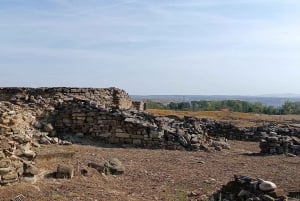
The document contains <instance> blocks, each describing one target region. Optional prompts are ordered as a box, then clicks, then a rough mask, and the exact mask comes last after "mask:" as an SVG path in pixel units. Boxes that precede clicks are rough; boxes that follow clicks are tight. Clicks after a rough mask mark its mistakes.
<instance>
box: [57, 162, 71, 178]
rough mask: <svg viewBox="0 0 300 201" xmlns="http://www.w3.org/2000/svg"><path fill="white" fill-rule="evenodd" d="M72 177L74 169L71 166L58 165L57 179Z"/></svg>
mask: <svg viewBox="0 0 300 201" xmlns="http://www.w3.org/2000/svg"><path fill="white" fill-rule="evenodd" d="M73 176H74V167H73V166H71V165H58V166H57V171H56V178H57V179H66V178H67V179H72V178H73Z"/></svg>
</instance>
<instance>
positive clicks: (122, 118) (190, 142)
mask: <svg viewBox="0 0 300 201" xmlns="http://www.w3.org/2000/svg"><path fill="white" fill-rule="evenodd" d="M56 110H57V111H58V114H57V116H56V117H55V118H54V119H55V120H56V121H55V124H54V125H55V126H54V127H55V129H56V131H57V132H58V133H69V134H70V133H74V134H76V135H77V136H90V137H94V138H97V139H99V140H100V141H102V142H108V143H113V144H131V145H135V146H139V147H152V148H166V149H193V150H196V149H199V147H200V146H201V144H202V142H203V141H204V140H207V139H203V138H204V135H203V134H204V130H203V125H202V124H201V123H200V122H199V121H198V119H196V118H190V117H189V118H188V117H187V118H185V119H183V120H179V119H174V118H167V117H157V116H153V115H151V114H148V113H145V112H138V111H135V110H116V109H108V108H102V107H100V106H98V105H91V104H90V103H89V102H88V101H84V100H72V101H66V102H64V103H62V104H61V105H60V106H59V107H58V108H56Z"/></svg>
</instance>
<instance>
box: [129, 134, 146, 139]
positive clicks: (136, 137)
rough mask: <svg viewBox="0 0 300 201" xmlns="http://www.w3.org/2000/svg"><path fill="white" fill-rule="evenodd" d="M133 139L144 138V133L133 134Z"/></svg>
mask: <svg viewBox="0 0 300 201" xmlns="http://www.w3.org/2000/svg"><path fill="white" fill-rule="evenodd" d="M131 138H133V139H144V135H131Z"/></svg>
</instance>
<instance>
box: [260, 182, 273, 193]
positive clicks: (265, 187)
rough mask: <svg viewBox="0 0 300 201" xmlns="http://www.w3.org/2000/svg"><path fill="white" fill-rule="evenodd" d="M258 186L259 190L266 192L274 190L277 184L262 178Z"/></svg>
mask: <svg viewBox="0 0 300 201" xmlns="http://www.w3.org/2000/svg"><path fill="white" fill-rule="evenodd" d="M258 188H259V190H261V191H264V192H266V191H273V190H275V189H276V188H277V186H276V184H274V183H273V182H271V181H264V180H262V181H261V183H260V184H259V185H258Z"/></svg>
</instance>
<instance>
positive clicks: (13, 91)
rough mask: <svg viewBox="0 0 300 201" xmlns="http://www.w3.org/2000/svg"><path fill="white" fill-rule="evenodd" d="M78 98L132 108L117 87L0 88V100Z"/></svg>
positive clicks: (53, 101) (40, 101) (46, 101)
mask: <svg viewBox="0 0 300 201" xmlns="http://www.w3.org/2000/svg"><path fill="white" fill-rule="evenodd" d="M73 98H79V99H84V100H89V101H91V102H94V104H97V105H101V106H103V107H114V108H119V109H130V108H132V107H133V106H132V101H131V99H130V97H129V96H128V94H127V93H126V92H125V91H124V90H121V89H118V88H114V87H112V88H67V87H55V88H17V87H16V88H0V101H13V102H22V103H24V102H25V103H29V104H50V105H55V104H57V103H59V102H63V101H68V100H72V99H73Z"/></svg>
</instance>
